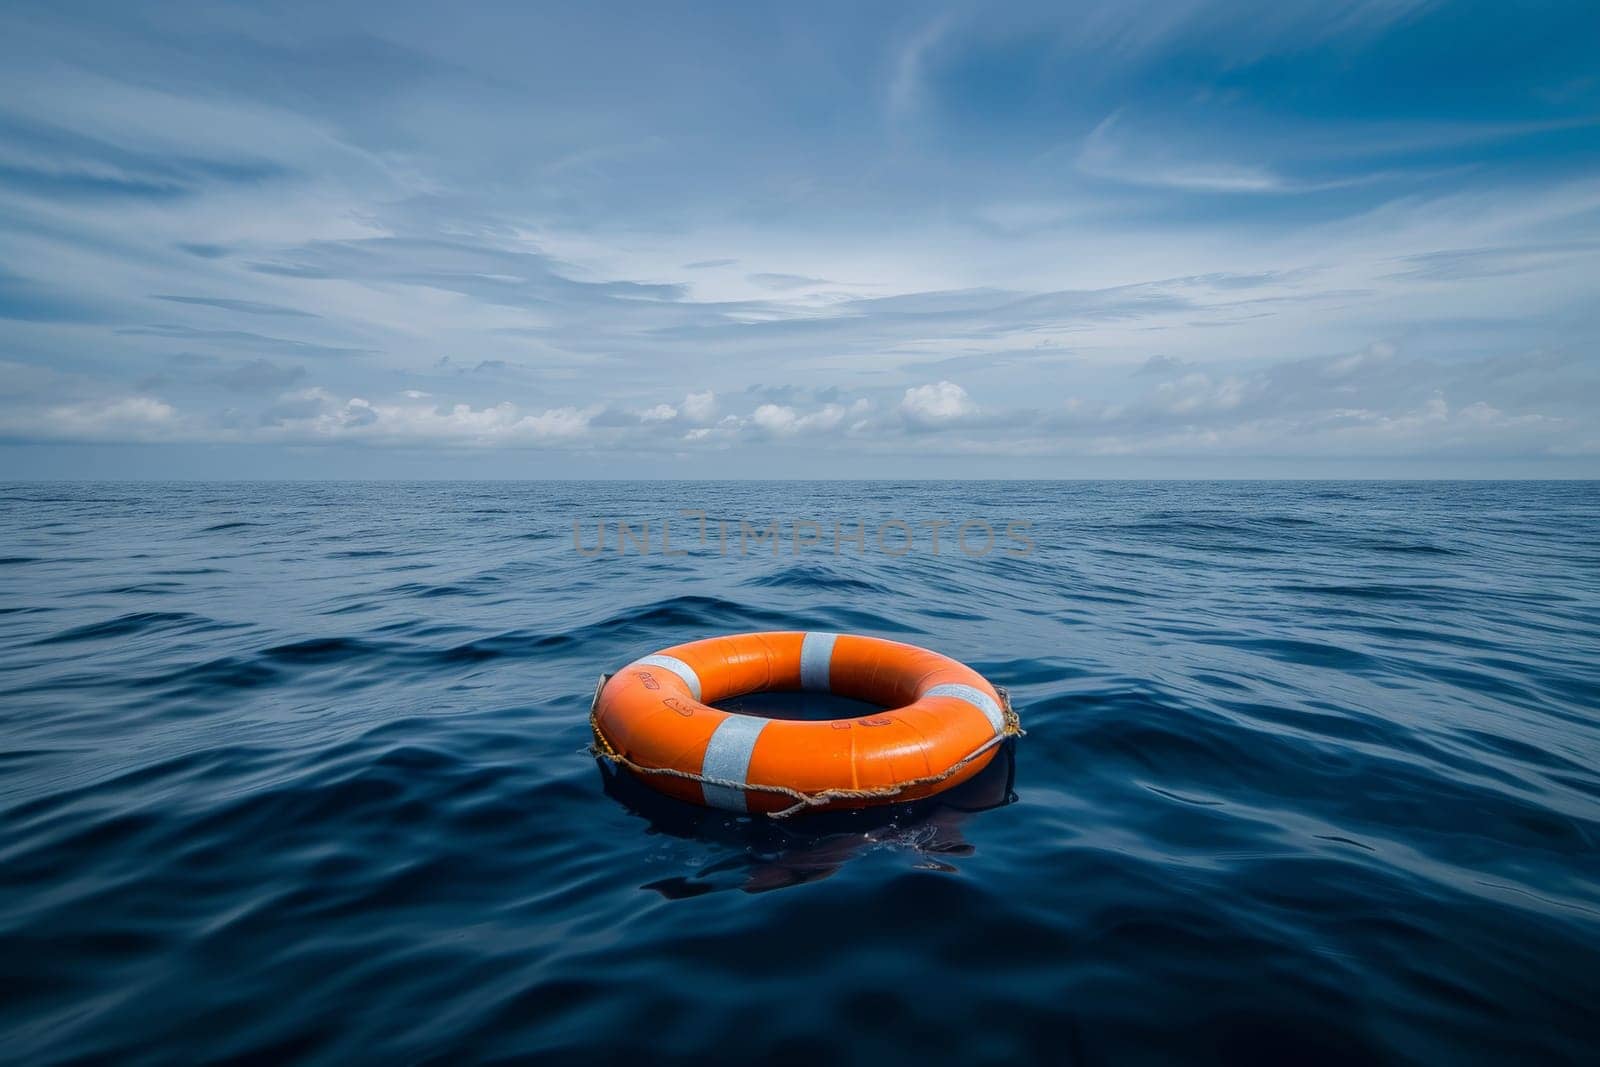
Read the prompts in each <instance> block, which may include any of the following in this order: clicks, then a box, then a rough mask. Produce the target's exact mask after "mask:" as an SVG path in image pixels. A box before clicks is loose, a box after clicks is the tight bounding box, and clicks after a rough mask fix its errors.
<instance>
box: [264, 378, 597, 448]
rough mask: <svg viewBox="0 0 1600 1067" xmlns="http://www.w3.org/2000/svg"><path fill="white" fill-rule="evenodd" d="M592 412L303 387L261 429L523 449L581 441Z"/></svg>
mask: <svg viewBox="0 0 1600 1067" xmlns="http://www.w3.org/2000/svg"><path fill="white" fill-rule="evenodd" d="M595 413H596V409H587V410H580V409H578V408H573V407H561V408H549V409H546V410H544V411H537V412H534V411H525V410H523V409H522V408H521V407H519V406H518V405H516V404H513V403H510V402H509V401H507V402H502V403H499V404H493V405H488V406H485V407H481V408H475V407H473V406H472V405H470V404H453V405H450V406H448V407H446V406H444V405H433V404H425V403H414V402H413V403H405V404H394V403H377V402H373V401H370V400H367V399H365V398H363V397H351V398H349V399H348V400H345V401H343V402H340V401H338V400H336V399H335V398H334V397H333V396H332V395H331V394H329V393H328V392H327V391H326V390H323V389H309V390H305V391H302V392H300V393H295V394H290V395H288V396H286V397H284V398H282V400H281V401H280V402H279V404H278V405H277V406H276V408H275V409H274V412H273V413H272V416H271V418H270V419H269V420H268V421H267V422H266V425H265V427H264V431H265V433H266V434H267V435H268V436H270V437H271V438H273V439H276V440H280V441H312V442H324V443H338V442H347V443H367V444H383V445H406V446H415V445H433V446H441V447H474V448H486V447H527V446H538V445H551V444H559V443H563V442H569V441H572V440H574V439H577V438H581V437H583V436H584V435H585V434H586V433H587V432H588V430H589V423H590V420H591V419H592V418H593V417H594V415H595Z"/></svg>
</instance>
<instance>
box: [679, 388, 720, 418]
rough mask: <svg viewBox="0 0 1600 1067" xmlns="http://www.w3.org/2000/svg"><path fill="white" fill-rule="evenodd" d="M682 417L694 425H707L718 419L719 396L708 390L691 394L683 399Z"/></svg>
mask: <svg viewBox="0 0 1600 1067" xmlns="http://www.w3.org/2000/svg"><path fill="white" fill-rule="evenodd" d="M681 410H682V415H683V417H684V418H685V419H688V420H689V421H690V422H694V423H706V422H710V421H711V420H712V419H714V418H716V415H717V394H716V393H714V392H712V391H711V390H709V389H707V390H706V391H705V392H702V393H690V394H689V395H688V396H686V397H684V398H683V407H682V409H681Z"/></svg>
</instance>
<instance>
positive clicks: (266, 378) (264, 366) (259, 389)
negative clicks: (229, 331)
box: [210, 359, 306, 393]
mask: <svg viewBox="0 0 1600 1067" xmlns="http://www.w3.org/2000/svg"><path fill="white" fill-rule="evenodd" d="M305 376H306V369H305V368H304V367H283V366H279V365H278V364H276V363H273V362H272V361H270V360H266V359H252V360H251V361H250V362H248V363H240V364H237V365H235V366H233V367H230V368H229V369H227V370H225V371H222V372H221V373H219V374H215V375H212V376H211V378H210V380H211V381H213V382H215V383H216V384H218V385H220V386H222V387H223V388H225V389H231V390H233V391H234V392H236V393H268V392H278V391H282V390H283V389H286V388H288V387H289V386H291V385H293V384H294V383H295V382H297V381H299V380H300V379H301V378H304V377H305Z"/></svg>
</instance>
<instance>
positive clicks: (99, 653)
mask: <svg viewBox="0 0 1600 1067" xmlns="http://www.w3.org/2000/svg"><path fill="white" fill-rule="evenodd" d="M681 509H682V510H687V511H688V512H704V513H706V515H707V516H708V519H707V526H706V530H707V536H706V538H705V540H704V541H703V542H702V541H701V539H700V536H699V533H700V526H699V522H700V520H699V518H698V517H697V516H695V515H692V514H690V515H685V514H682V513H680V510H681ZM663 518H668V519H670V520H671V523H672V525H671V535H672V539H673V545H672V550H673V553H674V554H672V555H667V554H664V553H663V552H662V551H660V548H661V545H660V523H661V520H662V519H663ZM619 519H620V520H625V521H627V522H629V524H630V528H631V529H632V530H633V531H634V532H635V534H636V535H638V534H640V533H641V531H640V527H641V526H642V524H643V523H644V522H645V521H646V520H649V521H650V522H651V524H652V532H651V536H652V541H651V545H650V548H651V551H649V552H648V553H641V552H640V551H639V548H638V545H637V543H630V544H629V546H628V551H627V553H626V554H619V553H618V551H617V548H616V543H615V542H616V537H615V534H616V521H617V520H619ZM796 519H798V520H802V522H804V523H811V522H814V523H816V524H817V527H818V529H819V530H820V531H821V539H820V543H819V544H815V545H805V546H801V547H800V548H799V550H798V551H797V550H796V548H795V545H794V538H793V537H792V532H791V528H792V523H793V521H794V520H796ZM575 520H581V525H580V527H579V537H578V540H577V543H576V544H575V542H574V532H573V523H574V521H575ZM602 520H604V521H605V524H606V526H607V534H608V539H607V543H606V548H605V550H604V551H603V552H601V553H599V554H597V555H592V556H591V555H590V554H589V553H593V552H594V549H595V547H596V537H597V531H598V524H599V523H600V522H601V521H602ZM719 520H721V521H722V522H724V523H726V524H727V525H726V526H725V527H723V528H725V529H727V530H728V536H727V538H726V539H722V538H719V537H718V536H717V535H716V531H717V529H718V528H719V527H718V522H719ZM741 520H744V521H746V522H748V523H749V524H750V525H751V528H752V530H755V529H760V528H762V527H765V526H766V525H767V524H768V523H769V522H773V521H777V522H779V523H780V534H781V539H780V540H779V541H778V542H777V543H776V544H775V545H774V544H773V543H770V542H768V543H759V544H758V543H756V542H755V540H754V538H752V537H749V536H748V535H747V536H746V538H745V541H744V543H743V546H742V551H741V545H740V541H739V523H740V521H741ZM896 521H898V522H903V523H905V524H906V529H905V530H902V529H901V528H900V527H899V526H895V525H893V523H894V522H896ZM968 521H971V522H975V523H976V522H981V523H986V524H988V526H989V527H990V528H992V529H993V530H994V531H995V532H996V534H997V539H996V543H995V545H994V547H993V548H992V549H991V550H988V551H986V552H982V553H979V552H978V551H977V550H978V549H982V548H984V547H985V538H984V536H983V534H982V529H983V527H982V526H981V525H974V526H969V527H968V530H967V532H968V537H967V542H966V547H967V551H963V549H962V545H961V542H960V541H959V539H958V537H957V535H958V533H959V532H960V526H959V524H961V523H963V522H968ZM835 522H839V523H841V524H842V526H841V532H842V533H844V534H846V535H848V534H850V533H852V532H853V531H854V529H855V528H856V527H857V526H858V525H862V524H864V525H865V527H866V534H865V537H864V538H863V539H862V543H861V544H860V545H858V544H857V543H856V542H855V541H854V540H851V539H846V540H844V541H843V543H842V544H840V545H838V546H837V551H836V545H835V541H834V536H833V524H834V523H835ZM930 522H948V523H949V524H950V525H948V526H945V527H941V528H940V532H941V535H942V540H941V544H940V548H939V551H938V552H937V553H935V552H934V551H933V550H932V545H931V534H932V532H933V527H931V526H929V525H927V524H928V523H930ZM886 523H888V524H891V525H889V526H888V527H887V529H884V531H883V532H884V534H885V536H884V538H883V540H882V543H880V540H879V537H878V532H879V530H880V529H881V528H883V527H884V524H886ZM1008 523H1018V524H1026V525H1019V526H1018V527H1016V528H1014V532H1016V531H1021V533H1022V536H1023V537H1024V538H1025V540H1026V546H1024V542H1023V541H1020V540H1016V539H1008V538H1007V536H1006V525H1007V524H1008ZM804 529H805V530H806V531H807V532H808V533H809V532H811V528H810V527H809V526H806V527H804ZM907 532H909V533H910V534H911V536H912V542H911V545H910V550H909V551H904V552H903V554H900V553H902V550H903V549H904V548H905V544H904V541H905V534H906V533H907ZM580 548H581V550H580ZM678 553H682V554H678ZM772 629H807V630H829V631H844V632H857V633H866V634H875V635H879V636H883V637H887V638H892V639H896V640H902V641H908V642H911V643H914V644H919V645H924V646H926V647H929V648H932V649H935V650H937V651H940V652H942V653H945V654H947V655H950V656H953V657H955V658H957V659H960V660H963V661H965V662H967V663H969V664H971V665H972V666H974V667H975V668H977V669H978V670H980V671H981V672H983V673H984V674H985V675H986V676H987V677H988V678H989V679H991V680H992V681H993V682H995V683H996V684H998V685H1001V686H1004V687H1006V688H1008V689H1009V690H1010V693H1011V696H1012V699H1013V701H1014V703H1015V705H1016V707H1017V709H1018V711H1019V713H1020V714H1021V717H1022V722H1023V725H1024V726H1025V727H1026V729H1027V731H1028V733H1027V735H1026V736H1025V737H1023V738H1021V739H1020V740H1019V741H1017V742H1016V743H1015V744H1014V745H1013V746H1012V747H1011V748H1010V750H1008V751H1007V752H1006V753H1005V754H1004V755H1003V756H1002V758H1000V759H997V760H996V761H995V763H994V764H993V765H992V766H991V768H990V769H989V770H988V771H986V772H985V773H984V774H983V775H980V776H979V777H978V778H977V779H975V780H974V781H972V782H970V783H968V784H966V785H964V786H962V787H960V788H958V789H956V790H953V791H951V792H949V793H947V794H944V795H943V796H941V797H938V798H935V799H933V800H929V801H924V802H922V803H919V804H916V805H912V806H909V807H904V806H903V807H892V808H886V809H879V810H875V811H869V812H862V813H847V814H840V815H824V816H811V817H802V818H798V819H793V820H789V821H786V822H773V821H770V820H766V819H761V818H754V819H752V818H748V817H739V816H735V815H732V814H729V813H724V812H711V811H706V810H703V809H699V808H695V807H691V806H687V805H682V804H679V803H676V802H673V801H668V800H665V799H664V798H660V797H658V796H656V795H655V794H654V793H651V792H650V791H648V790H646V789H643V788H642V787H640V786H639V785H638V783H637V782H634V781H632V780H630V779H627V778H625V777H624V778H619V777H618V776H617V775H616V774H615V773H613V772H611V771H610V770H609V769H607V768H606V767H603V766H601V765H600V764H597V763H596V761H595V760H594V758H593V757H592V756H591V755H590V753H589V750H588V744H589V740H590V735H589V726H588V722H587V714H588V711H589V704H590V700H591V697H592V695H593V692H594V688H595V682H596V679H597V678H598V676H599V675H600V674H601V673H602V672H605V671H610V670H615V669H616V668H617V667H619V666H621V665H622V664H624V663H626V662H628V661H629V660H631V659H634V658H635V657H638V656H641V655H645V654H647V653H650V652H652V651H655V650H658V649H660V648H663V647H666V646H669V645H673V644H677V643H680V642H683V641H688V640H692V639H695V638H700V637H705V636H710V635H715V634H722V633H730V632H738V631H748V630H772ZM780 703H781V700H779V701H777V702H776V703H774V704H773V705H772V708H773V710H774V711H778V710H782V709H781V708H779V707H778V704H780ZM760 706H761V699H760V698H756V699H754V700H753V701H752V702H750V707H751V708H753V709H755V710H761V708H760ZM0 709H3V710H0V1060H3V1061H5V1062H7V1063H16V1064H23V1063H27V1064H47V1063H68V1062H73V1063H76V1062H95V1061H98V1062H114V1063H118V1064H138V1063H173V1062H198V1061H208V1062H240V1063H246V1062H255V1063H263V1064H279V1063H288V1062H298V1063H316V1064H345V1063H351V1062H381V1063H413V1062H439V1063H446V1062H471V1061H513V1060H519V1059H537V1060H541V1061H544V1062H573V1063H585V1064H596V1063H604V1062H610V1061H617V1062H634V1063H651V1064H656V1063H685V1064H691V1063H692V1064H703V1063H705V1062H707V1061H708V1060H710V1061H734V1060H736V1061H745V1062H752V1063H781V1062H795V1063H806V1064H811V1065H815V1064H833V1063H841V1064H847V1063H861V1064H871V1065H884V1064H892V1063H901V1062H906V1063H924V1064H925V1063H936V1062H940V1063H942V1062H960V1063H973V1064H977V1063H994V1064H1014V1063H1018V1062H1044V1063H1104V1064H1124V1063H1135V1062H1173V1061H1196V1062H1212V1061H1215V1062H1233V1063H1237V1062H1252V1061H1263V1062H1277V1063H1296V1064H1304V1063H1319V1062H1326V1063H1349V1062H1407V1063H1450V1064H1456V1063H1466V1062H1485V1063H1505V1062H1509V1061H1516V1062H1523V1063H1529V1062H1541V1063H1544V1062H1548V1063H1562V1062H1566V1063H1583V1062H1587V1063H1593V1062H1595V1057H1596V1054H1597V1053H1596V1050H1597V1047H1600V1044H1597V1043H1600V486H1597V485H1596V484H1595V483H1435V482H1430V483H1370V482H1352V483H1335V482H1267V483H1238V482H1222V483H1107V482H1091V483H1043V482H990V483H985V482H957V483H930V482H906V483H888V482H853V483H790V482H785V483H709V484H702V483H615V482H610V483H592V484H579V483H538V482H531V483H441V482H430V483H414V484H404V483H303V484H286V483H279V484H271V483H240V484H206V483H171V484H134V483H122V484H85V483H72V484H32V483H17V484H10V485H6V486H3V487H0ZM790 710H791V711H792V709H790Z"/></svg>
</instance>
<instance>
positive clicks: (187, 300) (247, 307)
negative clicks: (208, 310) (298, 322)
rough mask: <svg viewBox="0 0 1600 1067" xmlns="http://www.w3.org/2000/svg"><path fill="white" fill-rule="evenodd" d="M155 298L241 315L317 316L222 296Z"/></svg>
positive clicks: (160, 295) (305, 317) (289, 308)
mask: <svg viewBox="0 0 1600 1067" xmlns="http://www.w3.org/2000/svg"><path fill="white" fill-rule="evenodd" d="M155 299H157V300H167V301H170V302H172V303H174V304H193V305H195V306H198V307H213V308H218V309H220V310H222V311H234V312H238V313H239V314H241V315H282V316H287V317H292V318H303V319H314V318H317V316H316V315H313V314H312V313H311V312H309V311H300V310H299V309H297V308H291V307H284V306H282V305H281V304H263V303H260V302H258V301H255V300H229V299H226V298H224V297H214V296H168V295H164V294H158V295H157V296H156V297H155Z"/></svg>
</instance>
